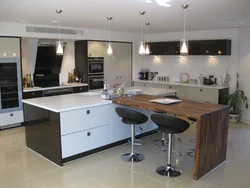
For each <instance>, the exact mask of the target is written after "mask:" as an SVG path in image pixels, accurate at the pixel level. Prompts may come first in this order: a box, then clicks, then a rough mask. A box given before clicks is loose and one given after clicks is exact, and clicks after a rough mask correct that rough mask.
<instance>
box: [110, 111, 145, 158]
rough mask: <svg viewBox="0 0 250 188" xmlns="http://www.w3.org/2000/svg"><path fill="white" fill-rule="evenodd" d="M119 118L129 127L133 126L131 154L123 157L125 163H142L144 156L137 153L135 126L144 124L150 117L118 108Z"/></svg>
mask: <svg viewBox="0 0 250 188" xmlns="http://www.w3.org/2000/svg"><path fill="white" fill-rule="evenodd" d="M115 111H116V113H117V114H118V116H120V117H121V118H122V122H123V123H124V124H127V125H131V146H132V150H131V153H126V154H124V155H122V156H121V158H122V160H123V161H126V162H140V161H142V160H144V158H145V157H144V156H143V155H142V154H139V153H135V149H134V143H135V125H139V124H143V123H146V122H147V121H148V117H147V116H146V115H144V114H142V113H140V112H137V111H134V110H130V109H128V108H122V107H117V108H116V109H115Z"/></svg>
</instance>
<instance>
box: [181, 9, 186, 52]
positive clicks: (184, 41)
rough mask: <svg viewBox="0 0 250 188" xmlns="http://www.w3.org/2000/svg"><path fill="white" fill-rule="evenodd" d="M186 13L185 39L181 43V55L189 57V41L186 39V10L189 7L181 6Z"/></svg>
mask: <svg viewBox="0 0 250 188" xmlns="http://www.w3.org/2000/svg"><path fill="white" fill-rule="evenodd" d="M181 7H182V8H183V11H184V38H183V40H182V41H181V51H180V54H181V55H188V41H187V39H186V10H187V8H188V5H182V6H181Z"/></svg>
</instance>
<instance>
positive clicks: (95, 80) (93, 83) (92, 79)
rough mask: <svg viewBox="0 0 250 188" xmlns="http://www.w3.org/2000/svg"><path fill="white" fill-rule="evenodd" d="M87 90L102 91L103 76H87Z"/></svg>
mask: <svg viewBox="0 0 250 188" xmlns="http://www.w3.org/2000/svg"><path fill="white" fill-rule="evenodd" d="M88 82H89V90H93V89H103V84H104V75H94V76H88Z"/></svg>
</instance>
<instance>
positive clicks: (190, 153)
mask: <svg viewBox="0 0 250 188" xmlns="http://www.w3.org/2000/svg"><path fill="white" fill-rule="evenodd" d="M187 154H188V155H189V156H190V157H194V156H195V149H190V150H188V151H187Z"/></svg>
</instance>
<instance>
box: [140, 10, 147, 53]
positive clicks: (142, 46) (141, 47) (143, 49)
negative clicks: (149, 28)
mask: <svg viewBox="0 0 250 188" xmlns="http://www.w3.org/2000/svg"><path fill="white" fill-rule="evenodd" d="M145 13H146V12H145V11H141V12H139V14H140V15H141V16H143V15H145ZM142 21H143V20H142V18H141V41H140V43H139V55H145V54H146V48H145V45H144V42H143V23H142Z"/></svg>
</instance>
